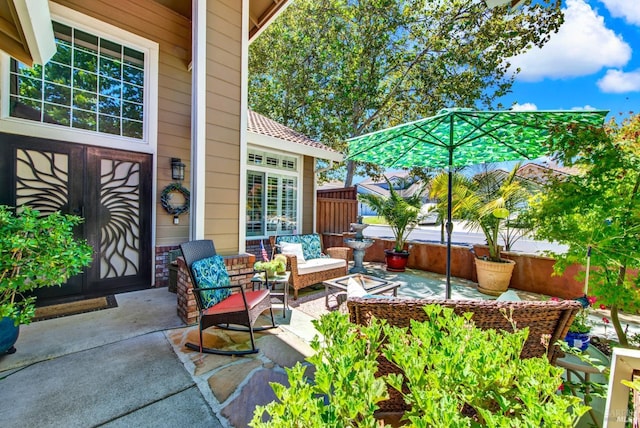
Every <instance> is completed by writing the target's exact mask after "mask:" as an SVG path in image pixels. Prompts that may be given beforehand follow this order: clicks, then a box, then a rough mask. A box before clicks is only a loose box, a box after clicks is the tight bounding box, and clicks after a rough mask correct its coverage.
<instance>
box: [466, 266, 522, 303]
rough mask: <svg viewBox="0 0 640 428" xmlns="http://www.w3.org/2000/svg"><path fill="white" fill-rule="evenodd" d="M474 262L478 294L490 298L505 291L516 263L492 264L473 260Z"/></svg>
mask: <svg viewBox="0 0 640 428" xmlns="http://www.w3.org/2000/svg"><path fill="white" fill-rule="evenodd" d="M475 262H476V272H477V274H478V291H479V292H481V293H484V294H488V295H490V296H499V295H501V294H502V293H504V292H505V291H507V288H509V283H510V282H511V274H512V273H513V268H514V267H515V266H516V262H514V261H513V260H504V261H503V262H492V261H490V260H483V259H475Z"/></svg>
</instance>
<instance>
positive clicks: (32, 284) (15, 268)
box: [0, 205, 92, 325]
mask: <svg viewBox="0 0 640 428" xmlns="http://www.w3.org/2000/svg"><path fill="white" fill-rule="evenodd" d="M81 222H82V219H81V218H80V217H76V216H70V215H63V214H61V213H59V212H55V213H53V214H50V215H47V216H41V215H40V213H39V212H38V211H36V210H33V209H31V208H29V207H24V208H23V209H22V212H21V213H20V214H18V215H16V214H14V212H13V210H12V209H11V208H10V207H7V206H4V205H0V318H2V317H9V318H12V319H13V320H14V322H15V324H16V325H18V324H28V323H29V322H30V321H31V319H32V318H33V315H34V313H35V297H34V296H33V295H31V292H32V291H33V290H36V289H38V288H42V287H51V286H54V285H60V284H62V283H64V282H66V281H67V280H68V279H69V278H70V277H71V276H73V275H76V274H78V273H80V272H81V271H82V268H83V267H84V266H87V265H88V264H89V263H90V262H91V254H92V249H91V247H90V246H89V245H87V244H86V242H84V241H81V240H76V239H74V233H73V228H74V227H75V226H76V225H78V224H80V223H81Z"/></svg>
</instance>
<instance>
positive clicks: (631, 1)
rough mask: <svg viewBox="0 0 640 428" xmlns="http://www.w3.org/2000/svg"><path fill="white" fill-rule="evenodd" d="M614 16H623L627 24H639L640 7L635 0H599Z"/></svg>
mask: <svg viewBox="0 0 640 428" xmlns="http://www.w3.org/2000/svg"><path fill="white" fill-rule="evenodd" d="M600 1H601V2H602V3H604V5H605V6H606V8H607V10H609V13H610V14H611V16H613V17H614V18H623V19H624V20H625V21H626V22H628V23H629V24H634V25H640V7H638V2H637V0H600Z"/></svg>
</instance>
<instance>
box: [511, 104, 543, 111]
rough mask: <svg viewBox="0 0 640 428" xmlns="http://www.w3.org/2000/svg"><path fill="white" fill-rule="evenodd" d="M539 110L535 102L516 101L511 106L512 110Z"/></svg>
mask: <svg viewBox="0 0 640 428" xmlns="http://www.w3.org/2000/svg"><path fill="white" fill-rule="evenodd" d="M536 110H538V106H537V105H535V104H534V103H524V104H518V103H515V104H514V105H512V106H511V111H536Z"/></svg>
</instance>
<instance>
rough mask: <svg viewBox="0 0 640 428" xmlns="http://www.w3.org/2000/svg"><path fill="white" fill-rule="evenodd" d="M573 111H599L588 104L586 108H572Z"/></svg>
mask: <svg viewBox="0 0 640 428" xmlns="http://www.w3.org/2000/svg"><path fill="white" fill-rule="evenodd" d="M571 110H598V109H597V108H595V107H594V106H590V105H589V104H587V105H586V106H583V107H572V108H571Z"/></svg>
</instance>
